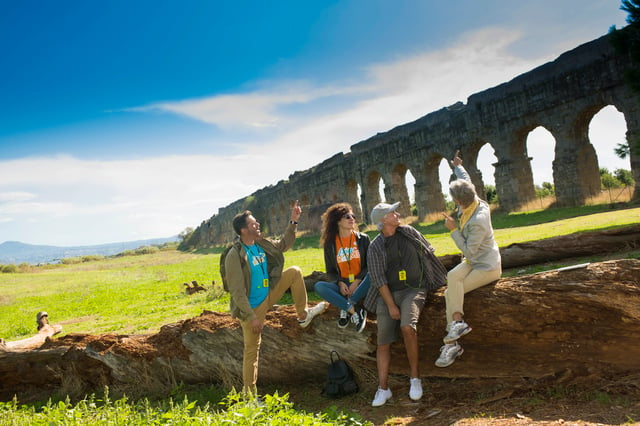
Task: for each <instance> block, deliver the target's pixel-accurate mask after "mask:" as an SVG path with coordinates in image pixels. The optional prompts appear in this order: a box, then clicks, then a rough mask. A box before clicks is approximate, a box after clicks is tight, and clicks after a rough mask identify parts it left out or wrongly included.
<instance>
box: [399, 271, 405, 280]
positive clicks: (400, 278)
mask: <svg viewBox="0 0 640 426" xmlns="http://www.w3.org/2000/svg"><path fill="white" fill-rule="evenodd" d="M398 279H399V280H400V281H406V280H407V271H405V270H404V269H401V270H400V271H398Z"/></svg>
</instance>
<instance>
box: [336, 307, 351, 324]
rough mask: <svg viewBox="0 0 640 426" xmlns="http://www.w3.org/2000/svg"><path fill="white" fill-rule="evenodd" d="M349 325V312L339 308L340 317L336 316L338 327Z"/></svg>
mask: <svg viewBox="0 0 640 426" xmlns="http://www.w3.org/2000/svg"><path fill="white" fill-rule="evenodd" d="M347 325H349V313H348V312H347V311H345V310H344V309H340V318H338V327H340V328H345V327H346V326H347Z"/></svg>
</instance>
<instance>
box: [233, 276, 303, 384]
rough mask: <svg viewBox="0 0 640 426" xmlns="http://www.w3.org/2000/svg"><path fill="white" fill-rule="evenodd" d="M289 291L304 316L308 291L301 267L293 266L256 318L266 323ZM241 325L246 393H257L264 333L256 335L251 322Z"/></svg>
mask: <svg viewBox="0 0 640 426" xmlns="http://www.w3.org/2000/svg"><path fill="white" fill-rule="evenodd" d="M288 289H291V296H292V297H293V304H294V306H295V308H296V312H297V313H298V317H299V318H300V317H302V316H304V312H305V309H306V308H307V290H306V288H305V286H304V278H303V277H302V271H301V270H300V268H299V267H297V266H292V267H290V268H287V269H285V270H284V271H282V276H281V277H280V281H278V284H276V286H275V287H273V288H270V289H269V294H268V295H267V298H266V299H265V300H264V301H263V302H262V303H261V304H260V305H258V306H257V307H256V308H254V309H253V312H254V313H255V315H256V317H257V318H258V319H259V320H260V321H264V319H265V317H266V316H267V311H268V310H269V309H271V308H272V307H273V305H275V304H276V303H278V301H279V300H280V299H281V298H282V296H283V295H284V293H285V292H286V291H287V290H288ZM240 325H241V326H242V336H243V339H244V354H243V356H242V380H243V384H244V391H245V392H252V393H256V383H257V381H258V361H259V358H260V343H261V341H262V333H258V334H256V333H254V332H253V329H252V328H251V322H250V321H240Z"/></svg>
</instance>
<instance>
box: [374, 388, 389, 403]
mask: <svg viewBox="0 0 640 426" xmlns="http://www.w3.org/2000/svg"><path fill="white" fill-rule="evenodd" d="M391 396H392V393H391V389H382V388H381V387H378V391H377V392H376V396H375V397H374V398H373V402H372V403H371V406H372V407H380V406H382V405H384V404H386V402H387V401H388V400H389V399H391Z"/></svg>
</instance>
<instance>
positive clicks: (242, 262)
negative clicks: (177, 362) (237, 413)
mask: <svg viewBox="0 0 640 426" xmlns="http://www.w3.org/2000/svg"><path fill="white" fill-rule="evenodd" d="M301 213H302V209H301V208H300V205H299V204H298V201H297V200H296V201H295V203H294V204H293V207H292V208H291V220H290V221H289V225H288V226H287V229H286V231H285V234H284V236H283V238H282V239H281V240H270V239H267V238H263V236H262V232H261V231H260V223H259V222H258V221H257V220H256V218H255V217H253V214H252V213H251V212H250V211H249V210H246V211H244V212H242V213H239V214H237V215H236V216H235V217H234V218H233V229H234V231H235V233H236V234H237V237H236V239H235V241H234V243H233V247H232V248H231V249H230V250H229V252H228V254H227V256H226V258H225V271H226V272H225V274H226V279H227V282H228V286H229V294H230V296H231V302H230V305H231V316H232V317H233V318H238V319H239V320H240V325H241V326H242V335H243V339H244V353H243V359H242V380H243V387H244V391H245V392H247V393H251V394H254V395H255V394H256V393H257V389H256V383H257V381H258V360H259V354H260V343H261V339H262V328H263V327H264V320H265V317H266V314H267V311H268V310H269V309H271V308H272V307H273V306H274V305H275V304H276V303H278V301H279V300H280V298H281V297H282V296H283V295H284V293H285V292H286V291H287V290H291V295H292V297H293V303H294V305H295V308H296V312H297V314H298V321H299V324H300V326H301V327H307V326H308V325H309V324H310V323H311V321H312V320H313V318H314V317H315V316H317V315H318V314H320V313H322V312H323V311H324V310H325V308H326V304H325V302H321V303H318V304H317V305H316V306H314V307H313V308H309V309H308V308H307V290H306V288H305V285H304V278H303V276H302V271H301V269H300V268H299V267H298V266H291V267H289V268H287V269H284V270H283V268H284V254H283V253H284V252H285V251H287V250H289V249H290V248H291V247H292V246H293V242H294V241H295V239H296V225H297V224H298V219H299V218H300V214H301Z"/></svg>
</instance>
